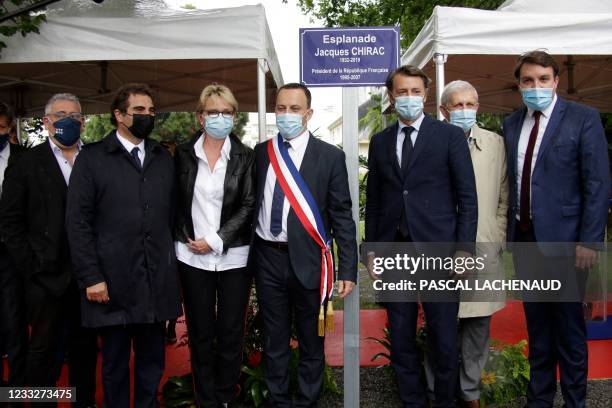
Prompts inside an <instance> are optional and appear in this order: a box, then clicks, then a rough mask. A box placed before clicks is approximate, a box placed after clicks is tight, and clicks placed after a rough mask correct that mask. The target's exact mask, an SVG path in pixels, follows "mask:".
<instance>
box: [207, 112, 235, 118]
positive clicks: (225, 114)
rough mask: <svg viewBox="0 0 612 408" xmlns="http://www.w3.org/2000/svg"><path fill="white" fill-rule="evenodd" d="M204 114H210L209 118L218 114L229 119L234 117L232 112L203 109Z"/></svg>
mask: <svg viewBox="0 0 612 408" xmlns="http://www.w3.org/2000/svg"><path fill="white" fill-rule="evenodd" d="M204 114H205V115H206V116H210V117H211V118H216V117H219V114H221V116H223V117H224V118H226V119H230V118H233V117H234V112H217V111H204Z"/></svg>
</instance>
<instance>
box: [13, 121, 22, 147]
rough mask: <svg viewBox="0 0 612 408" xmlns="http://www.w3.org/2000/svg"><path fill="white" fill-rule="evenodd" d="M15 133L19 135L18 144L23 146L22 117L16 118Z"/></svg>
mask: <svg viewBox="0 0 612 408" xmlns="http://www.w3.org/2000/svg"><path fill="white" fill-rule="evenodd" d="M15 131H16V133H17V144H18V145H22V144H23V143H21V116H17V117H16V118H15Z"/></svg>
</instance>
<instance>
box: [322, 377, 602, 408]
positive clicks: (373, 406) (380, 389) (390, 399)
mask: <svg viewBox="0 0 612 408" xmlns="http://www.w3.org/2000/svg"><path fill="white" fill-rule="evenodd" d="M334 374H335V376H336V381H337V383H338V387H339V388H340V389H342V369H334ZM360 375H361V378H360V383H361V391H360V393H361V395H360V408H380V407H384V408H401V406H402V405H401V402H400V401H399V398H398V395H397V383H396V382H395V376H394V374H393V372H392V371H391V370H388V369H384V368H362V369H361V373H360ZM523 405H524V401H522V400H519V401H515V402H514V403H513V404H509V405H507V406H506V407H500V408H520V407H522V406H523ZM586 405H587V407H589V408H610V407H612V379H608V380H591V381H589V384H588V391H587V404H586ZM342 406H343V397H342V396H341V395H338V396H332V395H325V396H323V398H322V400H321V401H320V404H319V407H321V408H323V407H325V408H328V407H329V408H331V407H342ZM562 406H563V400H562V398H561V391H560V390H559V391H558V392H557V398H556V401H555V405H554V407H555V408H560V407H562Z"/></svg>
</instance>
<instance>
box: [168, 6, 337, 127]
mask: <svg viewBox="0 0 612 408" xmlns="http://www.w3.org/2000/svg"><path fill="white" fill-rule="evenodd" d="M164 1H165V2H166V3H167V4H168V6H169V7H171V8H177V9H178V8H180V7H181V6H182V5H185V4H192V5H193V6H195V7H196V8H199V9H211V8H226V7H238V6H245V5H253V4H263V6H264V8H265V10H266V17H267V20H268V26H269V27H270V32H271V34H272V39H273V41H274V47H275V48H276V54H277V56H278V60H279V65H280V67H281V70H282V74H283V80H284V81H285V83H288V82H298V81H299V79H300V77H299V43H298V29H299V28H303V27H322V26H323V24H322V23H320V22H313V21H311V18H310V17H307V16H305V15H303V14H302V12H301V10H300V8H299V7H298V6H297V2H296V0H288V1H287V4H285V3H283V2H282V0H253V1H250V0H164ZM311 92H312V108H313V110H314V116H313V118H312V119H311V121H310V123H309V128H310V130H311V131H314V130H317V128H319V129H320V131H321V133H324V132H323V128H326V127H327V126H328V125H329V124H330V123H331V122H333V121H334V120H335V119H337V118H338V117H339V116H340V115H341V114H342V90H341V88H312V89H311ZM239 102H240V101H239ZM251 121H257V118H256V115H252V117H251ZM266 121H267V123H274V116H270V115H268V118H267V119H266ZM325 131H326V129H325Z"/></svg>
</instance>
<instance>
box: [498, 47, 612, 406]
mask: <svg viewBox="0 0 612 408" xmlns="http://www.w3.org/2000/svg"><path fill="white" fill-rule="evenodd" d="M514 75H515V77H516V79H517V81H518V86H519V89H520V90H521V94H522V98H523V102H524V103H525V105H526V107H523V108H522V109H519V110H517V111H516V112H514V113H512V114H511V115H509V116H508V117H507V118H506V119H505V120H504V125H503V130H504V138H505V140H506V147H507V154H508V180H510V206H509V213H508V235H507V240H508V242H509V243H510V242H515V243H521V244H513V245H512V249H513V252H514V263H515V267H516V271H517V275H518V276H519V277H521V276H523V277H526V278H529V277H530V276H526V275H528V274H533V271H532V272H530V271H529V268H530V266H532V265H534V262H535V265H537V266H536V268H537V272H538V273H546V270H545V269H547V268H548V269H551V268H553V269H554V270H552V271H551V272H552V273H553V274H554V275H555V276H556V277H559V276H563V275H562V270H561V269H560V268H559V267H558V263H556V261H555V258H558V257H556V255H558V252H559V251H560V250H561V249H562V247H563V248H566V247H567V244H564V245H559V246H558V248H552V249H551V248H550V245H545V246H541V245H538V244H534V245H531V246H529V244H528V243H530V242H540V243H542V242H547V243H549V242H562V243H570V244H571V252H572V255H571V257H570V258H571V259H570V262H571V264H570V269H571V270H570V271H569V274H565V275H564V276H566V277H571V280H573V282H570V280H565V281H564V282H563V284H564V285H570V284H572V285H574V286H577V287H578V288H581V287H584V282H585V281H586V272H585V271H586V270H588V269H589V268H591V267H592V266H593V265H594V264H595V262H596V259H597V253H596V251H595V249H593V248H597V247H598V243H601V242H602V241H603V239H604V234H605V228H606V220H607V211H608V196H609V193H610V174H609V166H608V149H607V142H606V137H605V135H604V131H603V127H602V124H601V119H600V116H599V114H598V112H597V111H596V110H595V109H592V108H589V107H587V106H584V105H580V104H577V103H574V102H570V101H567V100H565V99H563V98H561V97H559V96H558V95H557V94H556V89H557V86H558V84H559V76H558V75H559V66H558V65H557V63H556V61H555V60H554V59H553V58H552V57H551V56H550V55H548V54H547V53H545V52H543V51H532V52H528V53H526V54H524V55H522V56H521V57H519V59H518V62H517V65H516V68H515V71H514ZM509 246H510V244H509ZM549 255H552V256H549ZM555 265H556V266H555ZM531 278H533V276H531ZM580 291H581V290H580V289H579V292H580ZM531 300H532V301H529V302H525V303H524V304H523V306H524V308H525V316H526V318H527V328H528V332H529V363H530V366H531V377H530V383H529V388H528V391H527V407H534V408H535V407H538V408H539V407H552V405H553V399H554V396H555V393H556V388H557V381H556V371H557V364H558V365H559V371H560V374H561V390H562V392H563V398H564V400H565V404H566V406H567V407H568V408H575V407H584V406H585V400H586V386H587V367H588V365H587V359H588V356H587V354H588V353H587V344H586V327H585V321H584V315H583V308H582V302H581V299H580V297H578V298H576V299H574V301H572V302H558V303H550V302H548V303H544V302H538V301H537V300H538V299H531Z"/></svg>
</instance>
